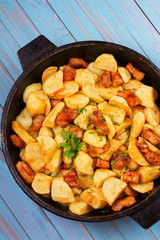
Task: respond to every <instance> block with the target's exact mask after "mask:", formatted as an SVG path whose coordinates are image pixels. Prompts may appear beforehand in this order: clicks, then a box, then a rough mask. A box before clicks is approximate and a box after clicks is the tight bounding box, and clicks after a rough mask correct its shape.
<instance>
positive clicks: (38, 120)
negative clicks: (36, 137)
mask: <svg viewBox="0 0 160 240" xmlns="http://www.w3.org/2000/svg"><path fill="white" fill-rule="evenodd" d="M44 119H45V117H44V116H42V115H37V116H36V117H35V118H34V119H33V121H32V125H31V127H30V129H29V131H30V132H32V131H37V130H39V129H40V128H41V127H42V123H43V121H44Z"/></svg>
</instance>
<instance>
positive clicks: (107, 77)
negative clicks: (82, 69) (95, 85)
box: [100, 71, 112, 88]
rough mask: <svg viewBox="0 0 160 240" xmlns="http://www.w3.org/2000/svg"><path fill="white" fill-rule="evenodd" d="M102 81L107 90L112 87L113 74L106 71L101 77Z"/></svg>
mask: <svg viewBox="0 0 160 240" xmlns="http://www.w3.org/2000/svg"><path fill="white" fill-rule="evenodd" d="M100 81H101V83H102V85H103V86H104V87H105V88H108V87H110V86H112V81H111V74H110V72H108V71H104V72H103V73H102V74H101V76H100Z"/></svg>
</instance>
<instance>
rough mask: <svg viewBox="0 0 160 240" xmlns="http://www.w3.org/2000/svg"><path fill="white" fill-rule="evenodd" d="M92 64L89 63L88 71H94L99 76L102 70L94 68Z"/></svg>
mask: <svg viewBox="0 0 160 240" xmlns="http://www.w3.org/2000/svg"><path fill="white" fill-rule="evenodd" d="M93 65H94V62H91V63H89V64H88V67H87V69H88V70H89V71H91V72H92V73H95V74H97V75H98V76H100V75H101V74H102V72H103V70H101V69H98V68H94V67H93Z"/></svg>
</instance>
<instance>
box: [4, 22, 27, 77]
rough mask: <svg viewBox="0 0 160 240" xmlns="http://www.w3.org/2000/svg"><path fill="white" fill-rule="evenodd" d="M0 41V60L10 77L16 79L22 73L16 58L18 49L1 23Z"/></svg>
mask: <svg viewBox="0 0 160 240" xmlns="http://www.w3.org/2000/svg"><path fill="white" fill-rule="evenodd" d="M0 40H1V43H0V44H1V51H0V59H1V61H2V63H3V65H4V66H5V67H6V69H7V70H8V72H9V73H10V74H11V75H12V77H13V78H14V79H17V78H18V76H19V75H20V73H21V72H22V68H21V66H20V63H19V60H18V57H17V51H18V49H19V48H20V47H19V46H18V44H17V42H16V41H15V40H14V38H13V37H12V36H11V34H10V33H9V32H8V30H7V29H6V27H5V26H4V25H3V24H2V22H0Z"/></svg>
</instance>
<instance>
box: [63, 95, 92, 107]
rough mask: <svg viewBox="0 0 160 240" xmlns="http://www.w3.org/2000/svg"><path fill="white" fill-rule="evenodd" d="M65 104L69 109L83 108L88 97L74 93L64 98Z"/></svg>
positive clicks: (87, 101)
mask: <svg viewBox="0 0 160 240" xmlns="http://www.w3.org/2000/svg"><path fill="white" fill-rule="evenodd" d="M64 101H65V104H66V106H67V107H68V108H70V109H77V107H78V108H80V109H82V108H84V107H85V106H86V105H87V104H88V103H89V98H88V97H86V96H85V95H83V94H79V93H76V94H74V95H73V96H71V97H68V98H64Z"/></svg>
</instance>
